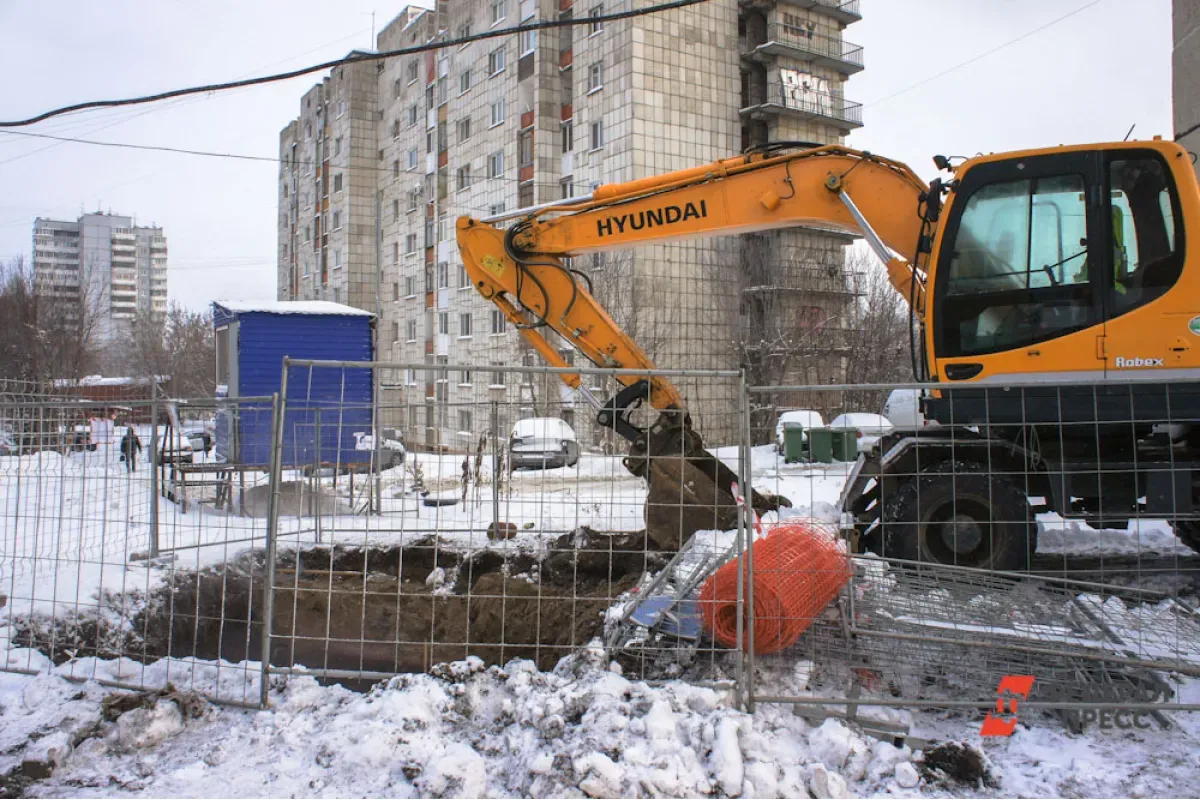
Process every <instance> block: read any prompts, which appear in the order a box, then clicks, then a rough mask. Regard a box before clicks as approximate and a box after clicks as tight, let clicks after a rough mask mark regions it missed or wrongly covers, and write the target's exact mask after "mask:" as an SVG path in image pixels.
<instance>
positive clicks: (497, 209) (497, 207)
mask: <svg viewBox="0 0 1200 800" xmlns="http://www.w3.org/2000/svg"><path fill="white" fill-rule="evenodd" d="M503 213H504V203H493V204H492V205H490V206H488V216H491V217H494V216H496V215H497V214H503Z"/></svg>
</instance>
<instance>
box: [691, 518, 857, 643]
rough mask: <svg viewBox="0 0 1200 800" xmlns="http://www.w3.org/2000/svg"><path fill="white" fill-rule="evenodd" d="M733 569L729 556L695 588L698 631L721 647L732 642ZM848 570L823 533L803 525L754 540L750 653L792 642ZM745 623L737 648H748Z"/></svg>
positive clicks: (840, 553) (779, 529)
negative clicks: (711, 638) (700, 630)
mask: <svg viewBox="0 0 1200 800" xmlns="http://www.w3.org/2000/svg"><path fill="white" fill-rule="evenodd" d="M743 563H744V562H743ZM737 570H738V562H737V559H734V560H732V561H730V562H729V563H727V564H725V565H724V566H722V567H721V568H720V569H718V570H717V571H716V572H715V573H713V575H712V576H711V577H710V578H709V579H708V580H707V581H705V583H704V586H703V587H702V588H701V589H700V599H699V603H698V605H699V611H700V619H701V621H702V623H703V625H704V629H705V630H706V631H707V632H708V633H709V634H710V635H711V636H712V637H713V638H714V639H715V640H716V641H718V642H720V643H721V644H723V645H725V646H726V647H737V646H738V638H737V613H738V612H737ZM850 570H851V567H850V560H849V559H848V558H847V556H846V553H845V552H844V551H843V550H842V548H841V546H840V544H839V543H838V541H837V540H836V539H835V538H834V537H833V536H831V535H830V534H829V533H827V532H825V531H823V530H821V529H819V528H817V527H814V526H811V525H805V524H803V523H785V524H780V525H776V526H774V527H773V528H771V529H770V530H769V532H768V534H767V536H766V538H763V539H759V540H757V541H756V542H755V543H754V652H755V653H774V652H777V651H779V650H782V649H784V648H785V647H788V646H789V645H791V644H794V643H795V641H796V640H797V639H799V638H800V634H802V633H804V631H805V630H807V629H808V626H809V625H811V624H812V622H813V620H814V619H816V618H817V616H818V615H819V614H820V613H821V612H822V611H824V610H825V607H826V606H828V605H829V604H830V603H831V602H833V600H834V598H836V597H837V595H838V592H839V591H841V589H842V587H843V586H845V585H846V582H847V581H848V580H849V579H850ZM748 574H749V573H748V572H747V575H748ZM747 616H748V615H747ZM746 626H747V627H746V628H745V630H744V631H743V637H745V638H746V639H747V641H746V642H744V643H743V646H744V647H745V648H746V649H749V641H748V638H749V634H748V633H747V632H746V631H748V630H749V627H748V626H749V621H748V620H747V622H746Z"/></svg>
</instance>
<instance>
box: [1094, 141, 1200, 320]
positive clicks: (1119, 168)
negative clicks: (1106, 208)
mask: <svg viewBox="0 0 1200 800" xmlns="http://www.w3.org/2000/svg"><path fill="white" fill-rule="evenodd" d="M1108 177H1109V185H1110V192H1109V196H1110V204H1111V217H1110V218H1111V220H1112V246H1113V279H1112V283H1111V288H1110V291H1109V298H1110V302H1109V308H1110V309H1111V310H1110V314H1111V315H1112V316H1114V317H1115V316H1119V315H1121V314H1125V313H1127V312H1129V311H1132V310H1133V309H1135V308H1138V307H1139V306H1142V305H1144V304H1146V303H1148V302H1150V301H1151V300H1153V299H1155V298H1156V297H1159V296H1161V295H1162V294H1163V293H1165V292H1166V291H1167V290H1168V289H1170V288H1171V287H1172V286H1173V285H1174V284H1175V281H1177V280H1178V279H1179V275H1180V273H1182V272H1183V247H1182V242H1181V239H1182V236H1181V231H1180V230H1179V220H1180V219H1181V217H1180V215H1179V214H1178V213H1177V209H1178V207H1179V199H1178V195H1177V194H1176V192H1175V187H1174V185H1173V183H1172V181H1171V179H1170V175H1169V173H1168V172H1167V169H1166V166H1165V165H1164V164H1163V163H1162V160H1161V159H1160V158H1158V157H1157V156H1154V155H1146V156H1138V157H1136V158H1130V157H1128V156H1126V155H1122V156H1120V157H1113V158H1112V159H1111V160H1110V163H1109V169H1108Z"/></svg>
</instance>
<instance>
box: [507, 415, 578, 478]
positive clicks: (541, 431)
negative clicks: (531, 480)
mask: <svg viewBox="0 0 1200 800" xmlns="http://www.w3.org/2000/svg"><path fill="white" fill-rule="evenodd" d="M508 455H509V463H510V464H511V465H512V468H513V469H558V468H560V467H573V466H575V465H576V464H577V463H578V462H579V442H578V440H577V439H576V438H575V431H574V430H572V429H571V426H570V425H568V424H567V423H565V422H563V421H562V420H561V419H558V418H557V417H534V418H532V419H522V420H517V424H516V425H514V426H513V429H512V434H511V435H510V436H509V437H508Z"/></svg>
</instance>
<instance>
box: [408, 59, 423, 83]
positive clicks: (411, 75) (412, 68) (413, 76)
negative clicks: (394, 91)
mask: <svg viewBox="0 0 1200 800" xmlns="http://www.w3.org/2000/svg"><path fill="white" fill-rule="evenodd" d="M406 69H407V70H408V72H407V73H406V74H407V76H408V82H409V83H415V82H416V80H417V74H418V71H419V70H420V69H421V66H420V62H418V61H417V59H415V58H414V59H413V60H412V61H409V62H408V66H407V67H406Z"/></svg>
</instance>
